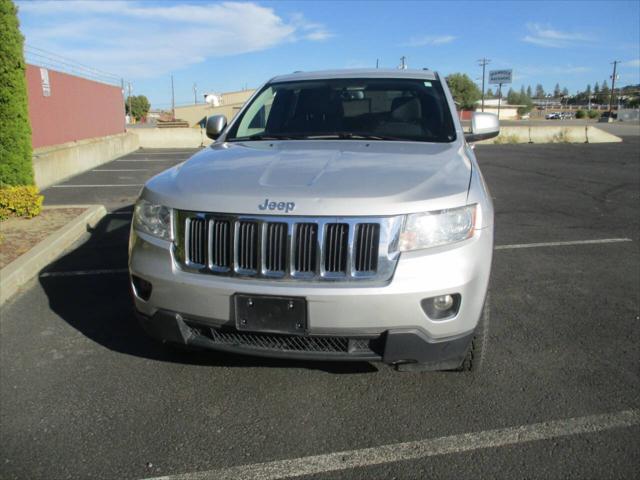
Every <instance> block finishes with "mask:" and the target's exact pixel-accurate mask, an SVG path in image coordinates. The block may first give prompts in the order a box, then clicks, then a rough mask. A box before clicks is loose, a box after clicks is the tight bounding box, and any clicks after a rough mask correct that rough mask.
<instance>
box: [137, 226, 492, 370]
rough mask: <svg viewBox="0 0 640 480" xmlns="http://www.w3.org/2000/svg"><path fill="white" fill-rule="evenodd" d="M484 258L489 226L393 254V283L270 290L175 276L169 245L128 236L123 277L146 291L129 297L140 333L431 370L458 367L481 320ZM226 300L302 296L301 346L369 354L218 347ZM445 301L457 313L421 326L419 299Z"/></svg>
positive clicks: (226, 325) (258, 284)
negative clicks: (320, 343)
mask: <svg viewBox="0 0 640 480" xmlns="http://www.w3.org/2000/svg"><path fill="white" fill-rule="evenodd" d="M492 253H493V229H492V228H491V227H488V228H484V229H481V230H477V231H476V232H475V233H474V236H473V237H472V238H470V239H468V240H465V241H463V242H460V243H458V244H454V245H449V246H446V247H437V248H432V249H429V250H422V251H415V252H407V253H403V254H401V256H400V259H399V260H398V264H397V267H396V270H395V273H394V275H393V278H392V279H391V280H390V281H389V282H387V283H385V284H381V285H375V286H370V285H368V286H359V285H358V284H357V283H349V284H340V283H324V282H315V283H312V282H303V281H292V282H270V281H268V280H264V279H249V278H237V277H219V276H215V275H207V274H200V273H191V272H186V271H183V270H182V269H181V268H180V267H179V266H178V264H177V263H176V262H175V261H174V259H173V256H172V251H171V245H170V243H168V242H164V241H161V240H158V239H155V238H153V237H149V236H147V235H145V234H142V233H138V232H136V231H133V230H132V232H131V239H130V256H129V270H130V272H131V274H132V275H136V276H138V277H140V278H142V279H144V280H146V281H148V282H150V283H151V284H152V286H153V288H152V293H151V296H150V297H149V298H148V300H147V301H144V300H142V299H141V298H139V297H137V296H136V295H135V294H134V303H135V308H136V310H137V311H138V313H139V315H140V318H141V321H142V323H143V326H145V329H146V330H147V331H149V332H150V333H151V334H152V335H154V336H156V337H158V338H163V339H165V340H168V341H177V342H178V343H189V344H197V345H199V346H203V347H209V348H215V349H217V350H225V351H239V352H242V353H251V354H254V355H264V356H278V357H288V358H316V359H340V360H342V359H347V360H348V359H360V360H382V361H385V362H387V363H394V362H399V361H404V360H410V361H420V362H436V361H438V358H440V359H443V361H449V360H451V359H452V358H455V359H456V360H457V359H458V358H459V357H460V351H459V350H460V348H462V347H464V349H466V347H467V346H468V343H469V341H470V339H471V336H472V332H473V331H474V329H475V327H476V325H477V323H478V320H479V318H480V315H481V313H482V308H483V305H484V298H485V295H486V291H487V287H488V282H489V273H490V270H491V259H492ZM234 294H250V295H256V296H257V295H275V296H281V297H304V298H305V299H306V302H307V322H308V325H307V331H306V332H305V334H306V336H307V337H308V338H315V337H318V338H320V337H324V338H340V339H343V340H341V341H342V342H347V343H346V344H347V345H352V344H355V343H354V342H353V341H352V340H361V339H368V340H367V341H368V342H369V343H370V346H371V348H369V349H368V350H362V351H360V350H357V349H356V350H354V349H352V350H351V351H349V350H348V348H349V347H348V348H347V351H343V352H323V351H308V350H304V349H303V350H298V351H290V350H286V351H285V350H282V349H278V348H276V349H262V350H261V351H257V350H258V349H256V348H252V347H251V345H247V344H242V343H239V342H235V343H234V342H233V341H227V342H226V343H225V342H222V341H219V340H220V339H219V337H215V335H214V336H213V337H212V335H213V334H212V333H211V332H223V333H225V332H226V333H233V331H234V329H235V319H234V318H235V315H234V312H233V308H234V307H233V296H234ZM445 294H459V295H460V296H461V299H462V300H461V302H460V307H459V310H458V313H457V314H456V315H455V316H454V317H452V318H448V319H446V320H434V319H431V318H429V317H428V315H427V314H426V313H425V311H424V309H423V308H422V306H421V301H422V300H423V299H425V298H429V297H434V296H437V295H445ZM176 315H178V317H176ZM176 332H177V333H176ZM257 335H258V336H259V334H257ZM214 337H215V338H214ZM228 338H231V337H228ZM359 344H361V342H360V343H359ZM412 349H414V350H416V352H417V353H412V352H413V350H412ZM464 349H463V350H464ZM265 350H268V351H265ZM418 351H422V352H423V353H419V352H418ZM402 352H406V353H405V354H403V353H402ZM448 352H450V353H451V355H449V353H448ZM403 357H407V358H403ZM420 359H422V360H420ZM444 368H446V367H444Z"/></svg>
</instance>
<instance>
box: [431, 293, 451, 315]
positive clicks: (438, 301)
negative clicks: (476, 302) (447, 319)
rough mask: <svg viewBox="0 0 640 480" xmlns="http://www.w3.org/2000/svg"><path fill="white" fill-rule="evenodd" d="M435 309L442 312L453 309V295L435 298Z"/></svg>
mask: <svg viewBox="0 0 640 480" xmlns="http://www.w3.org/2000/svg"><path fill="white" fill-rule="evenodd" d="M433 307H434V308H435V309H436V310H439V311H441V312H443V311H445V310H449V309H450V308H451V307H453V297H452V296H451V295H440V296H439V297H434V298H433Z"/></svg>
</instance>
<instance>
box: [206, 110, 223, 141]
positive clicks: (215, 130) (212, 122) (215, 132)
mask: <svg viewBox="0 0 640 480" xmlns="http://www.w3.org/2000/svg"><path fill="white" fill-rule="evenodd" d="M226 126H227V117H225V116H224V115H211V116H210V117H209V118H207V127H206V133H207V137H209V138H210V139H212V140H215V139H216V138H218V137H219V136H220V134H221V133H222V131H223V130H224V127H226Z"/></svg>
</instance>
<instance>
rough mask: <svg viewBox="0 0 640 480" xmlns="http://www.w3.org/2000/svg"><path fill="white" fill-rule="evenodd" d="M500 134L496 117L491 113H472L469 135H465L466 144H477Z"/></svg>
mask: <svg viewBox="0 0 640 480" xmlns="http://www.w3.org/2000/svg"><path fill="white" fill-rule="evenodd" d="M499 134H500V122H499V121H498V116H497V115H494V114H493V113H481V112H473V114H472V115H471V133H466V134H465V135H464V138H465V139H466V140H467V142H479V141H480V140H487V139H489V138H493V137H497V136H498V135H499Z"/></svg>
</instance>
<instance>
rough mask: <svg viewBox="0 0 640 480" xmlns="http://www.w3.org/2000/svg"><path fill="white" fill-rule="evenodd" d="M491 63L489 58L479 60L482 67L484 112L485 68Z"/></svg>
mask: <svg viewBox="0 0 640 480" xmlns="http://www.w3.org/2000/svg"><path fill="white" fill-rule="evenodd" d="M489 63H491V60H489V59H488V58H484V57H483V58H481V59H480V60H478V64H479V65H480V66H481V67H482V107H481V109H482V111H483V112H484V71H485V67H486V66H487V65H488V64H489Z"/></svg>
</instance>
